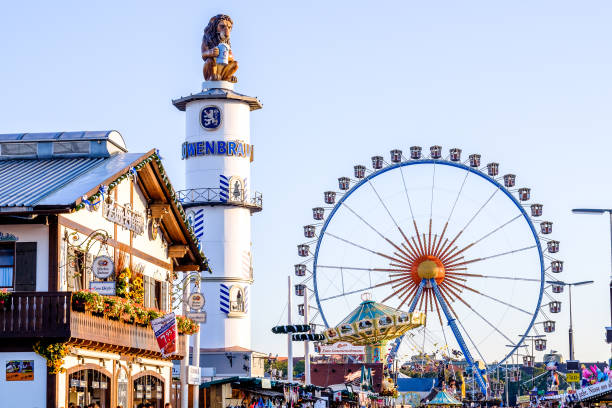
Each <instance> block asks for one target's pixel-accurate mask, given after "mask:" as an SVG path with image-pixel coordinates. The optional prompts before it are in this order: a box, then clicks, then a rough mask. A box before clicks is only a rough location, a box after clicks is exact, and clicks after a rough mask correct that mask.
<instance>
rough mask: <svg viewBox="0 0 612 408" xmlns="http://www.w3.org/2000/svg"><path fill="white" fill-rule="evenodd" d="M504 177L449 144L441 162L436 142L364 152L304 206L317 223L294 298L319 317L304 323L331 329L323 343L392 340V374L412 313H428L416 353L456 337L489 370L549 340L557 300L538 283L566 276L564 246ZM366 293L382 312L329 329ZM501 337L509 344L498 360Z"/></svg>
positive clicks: (364, 311)
mask: <svg viewBox="0 0 612 408" xmlns="http://www.w3.org/2000/svg"><path fill="white" fill-rule="evenodd" d="M466 156H467V157H466ZM501 171H502V167H501V165H500V163H498V162H494V161H490V162H488V163H487V162H485V161H484V159H483V157H482V156H481V155H480V154H477V153H473V154H464V155H463V156H462V150H461V149H459V148H456V147H455V148H452V149H450V150H449V151H448V154H447V155H446V154H445V153H444V151H443V149H442V147H441V146H439V145H434V146H431V147H430V148H429V149H423V148H421V147H420V146H412V147H410V149H409V152H407V153H406V154H404V153H403V152H402V150H400V149H393V150H391V151H390V156H388V157H387V158H385V157H383V156H382V155H375V156H372V157H371V167H370V168H366V166H365V165H363V164H357V165H355V166H354V167H353V169H352V171H351V176H350V177H346V175H343V177H339V178H338V179H337V183H338V184H336V185H337V188H335V189H329V188H326V189H324V190H323V194H322V198H323V205H321V206H315V207H314V208H312V217H313V219H314V222H313V223H312V224H309V225H306V226H304V227H303V228H304V236H305V238H306V242H302V243H300V244H299V245H298V246H297V252H298V255H299V257H300V258H301V260H300V262H299V263H298V264H297V265H295V274H296V275H297V276H298V277H301V278H302V279H303V281H301V282H300V283H298V284H296V285H295V290H296V294H297V295H303V294H304V293H306V291H312V293H313V296H314V300H315V301H316V306H317V309H318V312H317V313H316V314H314V316H313V317H312V319H311V320H310V321H309V322H310V323H315V322H316V323H322V324H323V325H324V326H325V327H327V328H328V329H327V330H326V331H325V332H324V335H325V336H326V339H327V340H328V341H340V340H342V341H348V342H351V343H353V344H367V342H368V341H370V339H371V338H374V337H375V336H378V337H380V338H381V340H382V341H384V339H385V338H387V339H390V338H393V336H395V337H397V339H396V340H395V342H394V344H393V345H392V347H391V350H390V351H389V354H388V359H387V366H388V367H390V366H391V363H392V362H393V359H394V358H395V356H397V355H398V349H399V347H400V345H401V343H402V340H403V339H404V340H406V341H407V342H414V340H413V339H411V338H408V337H409V336H403V335H402V334H401V331H402V330H403V328H402V324H405V323H406V321H410V322H411V323H412V319H413V316H415V313H424V314H425V315H427V316H428V317H430V318H429V319H428V322H427V327H426V330H422V332H421V333H420V334H422V335H423V341H420V340H419V342H418V344H420V345H422V346H420V347H422V348H423V352H424V354H427V352H426V350H425V348H426V347H427V348H428V349H431V348H432V347H434V348H438V344H441V342H444V343H448V342H450V341H451V339H453V340H454V341H455V344H456V345H457V346H458V347H459V349H460V350H461V352H462V354H463V355H464V357H465V359H466V360H467V362H468V365H469V366H471V367H476V366H477V360H476V358H475V357H477V358H478V359H480V360H482V362H483V363H484V364H485V366H486V367H487V370H494V369H495V368H497V367H498V366H500V365H503V363H504V362H505V361H506V360H507V359H508V358H509V357H510V356H511V355H512V354H513V353H515V352H516V351H517V349H518V348H519V347H521V345H522V343H523V341H524V337H525V336H526V335H528V334H529V333H530V331H531V330H532V329H533V330H536V331H537V330H538V329H539V328H540V327H539V326H540V325H541V327H542V328H543V331H544V332H545V333H551V332H554V331H555V322H554V320H552V319H551V318H550V317H549V316H548V313H550V314H557V313H559V312H560V311H561V302H559V301H557V300H555V299H554V297H553V295H554V294H557V293H561V292H560V290H559V288H557V287H555V288H552V287H551V286H547V285H546V283H547V281H548V280H551V281H558V278H556V277H555V276H554V274H557V273H560V272H563V262H562V261H561V260H559V259H557V253H558V252H559V249H560V244H559V241H557V240H554V239H551V237H550V236H551V234H552V233H553V228H552V227H553V223H552V222H551V221H548V220H541V218H542V215H543V214H544V210H543V208H544V205H543V204H541V203H539V202H533V203H532V202H530V200H532V198H533V196H534V194H533V191H532V189H531V188H530V187H526V186H520V185H518V184H517V182H518V181H520V179H519V178H517V175H516V174H514V172H508V173H505V174H504V173H502V172H501ZM334 184H335V182H334ZM306 285H308V286H309V288H307V286H306ZM549 292H550V293H549ZM363 293H371V294H372V296H373V297H374V298H375V299H380V301H381V303H385V304H387V305H389V306H390V307H387V306H383V305H381V304H380V303H374V302H363V303H362V304H361V305H360V308H359V310H356V311H353V312H352V313H351V314H350V315H349V316H348V317H347V318H346V319H345V320H344V321H343V322H342V323H341V324H340V325H339V326H336V327H332V326H331V325H330V324H329V323H330V321H337V320H336V319H338V320H339V319H340V318H342V316H343V315H344V313H346V312H348V311H349V310H348V308H351V305H354V304H355V300H356V299H355V297H356V296H359V294H363ZM544 296H546V298H547V300H548V299H550V301H547V302H543V299H544ZM389 309H391V310H394V313H393V314H390V315H389V316H387V317H382V315H378V314H377V313H385V312H388V311H389ZM404 311H405V312H404ZM368 313H372V315H369V314H368ZM402 313H405V314H402ZM317 319H318V320H317ZM438 321H439V324H438ZM398 323H399V326H400V327H398ZM517 326H520V330H521V332H522V333H524V334H523V336H522V337H521V339H520V340H519V341H518V342H515V341H514V340H512V339H511V337H514V336H510V335H509V333H511V332H513V331H514V330H516V328H517ZM398 333H399V334H398ZM432 333H433V334H432ZM398 336H399V337H398ZM447 339H448V341H447ZM506 341H511V342H512V344H513V345H514V347H513V348H512V349H511V350H509V351H507V352H504V353H503V354H501V355H500V349H499V346H498V345H499V344H502V342H506ZM446 349H447V350H448V349H449V347H448V345H447V347H446ZM475 372H476V382H477V383H478V386H479V388H480V390H481V391H482V393H483V394H485V395H487V394H488V391H487V390H488V386H487V384H486V379H485V378H484V377H483V376H482V374H481V373H480V370H476V371H475Z"/></svg>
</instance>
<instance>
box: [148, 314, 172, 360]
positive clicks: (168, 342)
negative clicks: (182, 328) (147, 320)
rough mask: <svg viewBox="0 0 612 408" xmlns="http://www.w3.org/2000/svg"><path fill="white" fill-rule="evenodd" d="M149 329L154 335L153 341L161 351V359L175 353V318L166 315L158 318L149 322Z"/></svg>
mask: <svg viewBox="0 0 612 408" xmlns="http://www.w3.org/2000/svg"><path fill="white" fill-rule="evenodd" d="M151 327H152V328H153V332H154V333H155V339H157V344H158V345H159V349H160V350H161V353H162V356H163V357H168V356H170V355H172V354H175V353H176V348H177V346H176V338H177V329H176V316H175V315H174V313H168V314H167V315H164V316H162V317H160V318H157V319H154V320H151Z"/></svg>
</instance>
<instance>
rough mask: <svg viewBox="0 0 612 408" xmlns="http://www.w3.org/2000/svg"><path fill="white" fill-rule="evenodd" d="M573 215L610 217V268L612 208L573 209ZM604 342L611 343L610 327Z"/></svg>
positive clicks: (611, 285) (611, 280) (611, 305)
mask: <svg viewBox="0 0 612 408" xmlns="http://www.w3.org/2000/svg"><path fill="white" fill-rule="evenodd" d="M572 212H573V213H574V214H605V213H608V215H609V216H610V258H611V263H610V268H612V208H574V209H573V210H572ZM610 326H612V273H611V274H610ZM606 341H607V342H608V343H612V327H606Z"/></svg>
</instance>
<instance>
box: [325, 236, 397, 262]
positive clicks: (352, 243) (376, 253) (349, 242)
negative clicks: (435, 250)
mask: <svg viewBox="0 0 612 408" xmlns="http://www.w3.org/2000/svg"><path fill="white" fill-rule="evenodd" d="M325 235H329V236H330V237H332V238H336V239H337V240H339V241H342V242H344V243H347V244H349V245H352V246H354V247H356V248H359V249H363V250H364V251H367V252H370V253H372V254H375V255H379V256H382V257H384V258H387V259H390V260H392V261H395V262H398V263H400V264H403V265H404V266H407V265H406V264H405V262H404V261H402V260H401V259H397V258H393V257H392V256H389V255H385V254H383V253H381V252H377V251H373V250H371V249H369V248H366V247H364V246H363V245H359V244H356V243H354V242H352V241H350V240H348V239H346V238H342V237H339V236H337V235H334V234H332V233H331V232H325Z"/></svg>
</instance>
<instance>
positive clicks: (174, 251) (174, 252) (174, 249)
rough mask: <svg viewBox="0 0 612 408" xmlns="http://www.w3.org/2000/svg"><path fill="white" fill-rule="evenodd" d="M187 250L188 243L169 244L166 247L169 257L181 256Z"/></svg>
mask: <svg viewBox="0 0 612 408" xmlns="http://www.w3.org/2000/svg"><path fill="white" fill-rule="evenodd" d="M188 250H189V246H188V245H170V246H169V247H168V257H169V258H182V257H184V256H185V254H186V253H187V251H188Z"/></svg>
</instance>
